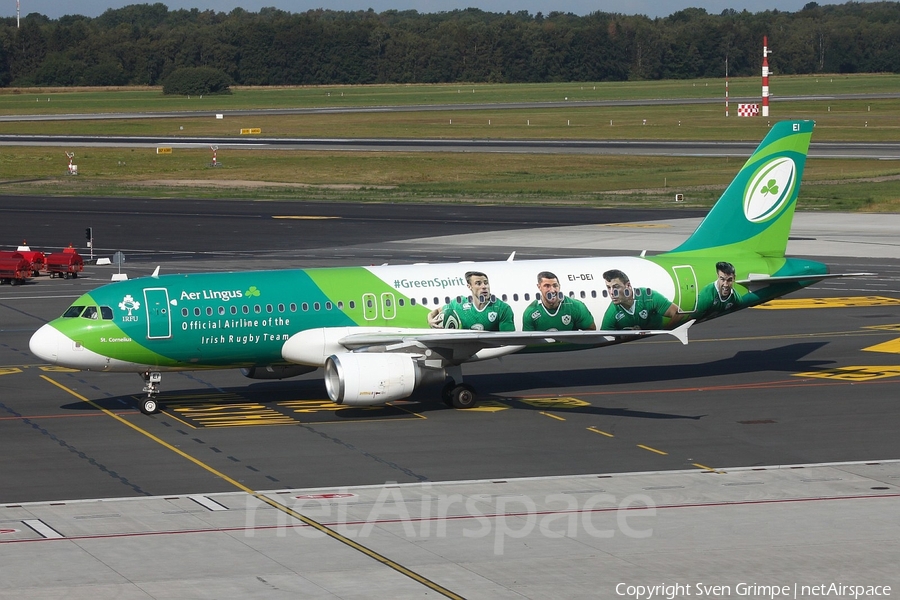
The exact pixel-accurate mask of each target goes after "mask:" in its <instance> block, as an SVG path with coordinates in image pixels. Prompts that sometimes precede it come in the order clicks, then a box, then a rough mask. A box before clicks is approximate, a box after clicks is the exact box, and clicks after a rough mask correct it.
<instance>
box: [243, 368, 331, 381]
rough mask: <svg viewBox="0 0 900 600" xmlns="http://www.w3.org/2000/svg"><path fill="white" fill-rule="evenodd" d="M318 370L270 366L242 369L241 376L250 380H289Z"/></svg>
mask: <svg viewBox="0 0 900 600" xmlns="http://www.w3.org/2000/svg"><path fill="white" fill-rule="evenodd" d="M317 368H318V367H309V366H306V365H268V366H266V367H249V368H247V369H241V375H243V376H244V377H247V378H248V379H287V378H289V377H297V376H298V375H305V374H306V373H312V372H313V371H315V370H316V369H317Z"/></svg>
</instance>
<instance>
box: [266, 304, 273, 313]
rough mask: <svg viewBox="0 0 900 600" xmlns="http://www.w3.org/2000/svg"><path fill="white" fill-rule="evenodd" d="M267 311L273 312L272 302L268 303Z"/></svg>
mask: <svg viewBox="0 0 900 600" xmlns="http://www.w3.org/2000/svg"><path fill="white" fill-rule="evenodd" d="M266 312H267V313H271V312H272V305H271V304H266Z"/></svg>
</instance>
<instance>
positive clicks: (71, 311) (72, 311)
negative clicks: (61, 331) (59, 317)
mask: <svg viewBox="0 0 900 600" xmlns="http://www.w3.org/2000/svg"><path fill="white" fill-rule="evenodd" d="M83 310H84V307H83V306H70V307H69V308H68V310H66V312H65V313H63V317H65V318H67V319H71V318H73V317H77V316H78V315H80V314H81V311H83Z"/></svg>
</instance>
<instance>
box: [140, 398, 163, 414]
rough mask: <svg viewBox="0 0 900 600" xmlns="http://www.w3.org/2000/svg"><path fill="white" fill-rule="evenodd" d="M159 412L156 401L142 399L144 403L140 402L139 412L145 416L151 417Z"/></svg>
mask: <svg viewBox="0 0 900 600" xmlns="http://www.w3.org/2000/svg"><path fill="white" fill-rule="evenodd" d="M158 411H159V405H158V404H157V403H156V400H155V399H153V398H144V401H143V402H141V412H142V413H144V414H145V415H152V414H154V413H156V412H158Z"/></svg>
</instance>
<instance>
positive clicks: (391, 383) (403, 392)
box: [325, 352, 447, 406]
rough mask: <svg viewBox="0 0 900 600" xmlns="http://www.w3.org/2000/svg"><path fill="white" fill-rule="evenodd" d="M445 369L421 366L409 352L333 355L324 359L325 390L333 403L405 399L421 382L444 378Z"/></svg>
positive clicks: (352, 403) (368, 404) (382, 402)
mask: <svg viewBox="0 0 900 600" xmlns="http://www.w3.org/2000/svg"><path fill="white" fill-rule="evenodd" d="M446 377H447V375H446V373H445V371H444V369H432V368H427V367H423V366H421V365H420V364H419V363H418V361H416V359H415V358H414V357H413V356H412V355H410V354H401V353H396V354H394V353H386V352H371V353H365V352H364V353H345V354H332V355H331V356H329V357H328V358H327V359H326V360H325V389H327V390H328V397H329V398H331V401H332V402H334V403H335V404H343V405H345V406H373V405H377V404H384V403H385V402H390V401H391V400H399V399H400V398H406V397H408V396H409V395H410V394H412V393H413V391H414V390H415V389H416V388H417V387H419V386H420V385H422V384H423V383H430V382H435V381H437V382H440V381H444V379H446Z"/></svg>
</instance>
